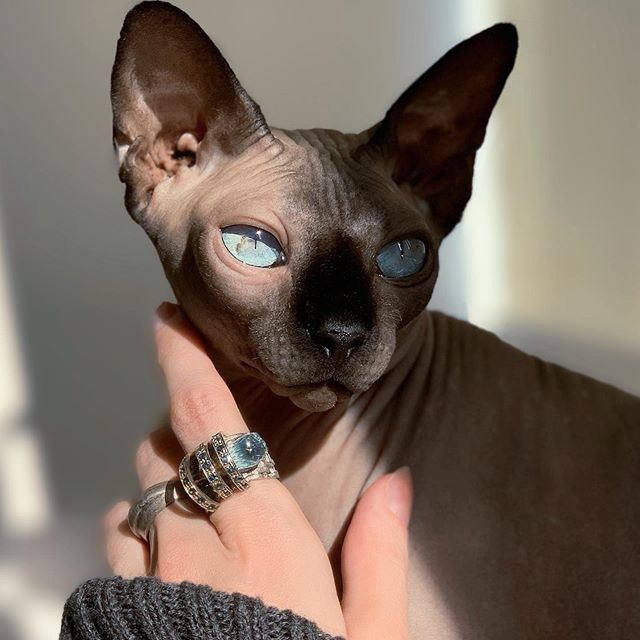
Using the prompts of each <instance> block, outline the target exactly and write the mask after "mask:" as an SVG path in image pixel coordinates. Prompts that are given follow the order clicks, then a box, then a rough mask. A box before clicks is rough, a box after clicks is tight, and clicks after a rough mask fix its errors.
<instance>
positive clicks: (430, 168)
mask: <svg viewBox="0 0 640 640" xmlns="http://www.w3.org/2000/svg"><path fill="white" fill-rule="evenodd" d="M515 49H516V36H515V30H514V29H513V27H511V26H510V25H496V26H495V27H493V28H491V29H488V30H487V31H484V32H482V33H481V34H479V35H477V36H475V37H473V38H471V39H469V40H467V41H465V42H463V43H462V44H460V45H458V46H457V47H455V48H454V49H452V50H451V51H450V52H449V53H448V54H447V55H446V56H445V57H444V58H442V59H441V60H440V61H439V62H438V63H436V64H435V65H434V66H433V67H432V68H431V69H430V70H429V71H427V72H426V73H425V74H424V75H423V76H422V77H421V78H419V79H418V80H417V81H416V83H414V85H412V86H411V87H410V88H409V89H408V90H407V91H406V92H405V93H404V94H403V95H402V96H401V97H400V99H399V100H398V101H396V103H395V104H394V105H393V106H392V107H391V109H390V110H389V111H388V113H387V115H386V117H385V118H384V120H382V122H381V123H379V124H378V125H376V126H374V127H372V128H371V129H369V130H367V131H364V132H363V133H361V134H358V135H347V134H341V133H339V132H336V131H328V130H309V131H289V132H287V131H284V130H278V129H271V128H269V127H268V125H267V124H266V122H265V121H264V118H263V116H262V114H261V112H260V109H259V107H258V106H257V105H256V104H255V103H254V102H253V101H252V100H251V98H250V97H249V96H248V95H247V94H246V92H245V91H244V90H243V89H242V87H241V86H240V85H239V83H238V82H237V80H236V78H235V76H234V75H233V72H232V71H231V70H230V68H229V67H228V65H227V63H226V61H225V60H224V58H223V57H222V56H221V54H220V52H219V51H218V50H217V49H216V47H215V46H214V45H213V43H211V41H210V40H209V39H208V37H207V36H206V34H204V32H203V31H202V30H201V29H200V28H199V27H198V25H197V24H196V23H195V22H193V21H192V20H191V19H190V18H189V17H188V16H186V14H184V13H182V12H181V11H180V10H178V9H176V8H175V7H172V6H171V5H169V4H167V3H162V2H151V3H143V4H141V5H138V6H137V7H136V8H134V9H133V10H132V11H131V12H130V13H129V14H128V16H127V19H126V20H125V24H124V26H123V30H122V34H121V38H120V41H119V43H118V52H117V55H116V62H115V64H114V70H113V76H112V102H113V109H114V138H115V142H116V145H117V147H118V151H119V156H120V162H121V165H120V166H121V168H120V177H121V179H122V180H123V182H125V184H126V186H127V191H126V204H127V208H128V209H129V212H130V213H131V215H132V216H133V217H134V219H135V220H136V221H138V222H139V223H140V224H141V225H142V226H143V227H144V228H145V230H146V231H147V233H148V234H149V236H150V238H151V239H152V240H153V242H154V244H155V246H156V248H157V250H158V253H159V255H160V258H161V261H162V264H163V266H164V269H165V273H166V275H167V278H168V279H169V281H170V283H171V285H172V287H173V289H174V291H175V294H176V298H177V300H178V302H179V303H180V304H181V305H182V307H183V308H184V310H185V312H186V313H187V315H188V316H189V317H190V318H191V320H192V321H193V322H194V323H195V325H196V326H197V327H198V329H199V330H200V331H201V332H202V334H203V335H204V336H205V339H206V341H207V343H208V346H209V349H210V352H211V354H212V356H213V357H214V358H215V359H216V363H217V364H220V365H221V366H222V368H223V371H225V372H226V373H227V375H233V376H237V375H241V376H244V375H248V376H253V377H257V378H259V379H261V380H263V381H264V382H265V383H266V384H267V385H268V386H269V387H270V388H271V389H272V390H273V391H274V392H275V393H276V394H278V395H283V396H288V397H290V398H291V399H292V401H293V402H294V403H295V404H297V405H298V406H299V407H301V408H303V409H306V410H310V411H322V410H326V409H329V408H331V407H333V406H334V405H335V404H336V402H338V401H340V400H344V399H346V398H348V397H349V396H350V395H351V394H352V393H354V392H360V391H363V390H365V389H367V388H368V387H370V386H371V384H373V383H374V382H375V381H376V380H377V379H378V378H379V377H380V376H381V375H382V374H383V373H384V371H385V369H386V367H387V365H388V364H389V361H390V359H391V356H392V354H393V352H394V349H395V344H396V336H397V334H398V331H399V329H400V328H402V327H403V326H405V325H407V323H409V322H410V321H411V320H412V319H413V318H415V317H416V316H417V315H418V314H419V313H420V312H421V311H422V310H423V309H424V307H425V306H426V304H427V302H428V300H429V298H430V296H431V293H432V291H433V286H434V283H435V278H436V275H437V249H438V245H439V243H440V241H441V240H442V238H443V237H444V236H445V235H446V234H447V233H448V232H449V231H450V230H451V229H452V228H453V226H455V224H456V223H457V222H458V220H459V219H460V216H461V215H462V211H463V209H464V206H465V204H466V202H467V200H468V198H469V196H470V193H471V180H472V175H473V161H474V158H475V152H476V150H477V149H478V147H479V146H480V144H481V143H482V140H483V138H484V133H485V128H486V124H487V120H488V118H489V114H490V112H491V109H492V108H493V105H494V103H495V101H496V100H497V98H498V96H499V94H500V92H501V90H502V87H503V85H504V82H505V81H506V78H507V75H508V73H509V71H510V69H511V67H512V65H513V59H514V56H515Z"/></svg>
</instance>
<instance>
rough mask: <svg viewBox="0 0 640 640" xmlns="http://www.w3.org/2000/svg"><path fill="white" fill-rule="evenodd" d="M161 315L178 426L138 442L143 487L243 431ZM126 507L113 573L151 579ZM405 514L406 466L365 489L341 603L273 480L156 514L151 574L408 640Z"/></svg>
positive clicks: (213, 376) (198, 346) (160, 343)
mask: <svg viewBox="0 0 640 640" xmlns="http://www.w3.org/2000/svg"><path fill="white" fill-rule="evenodd" d="M158 317H159V320H158V323H157V328H156V343H157V348H158V356H159V362H160V366H161V368H162V370H163V372H164V374H165V377H166V382H167V386H168V390H169V397H170V406H171V411H170V416H171V427H172V429H162V430H159V431H156V432H154V433H153V434H152V435H151V436H150V438H149V439H147V440H145V442H143V443H142V445H141V446H140V448H139V450H138V453H137V456H136V470H137V473H138V477H139V479H140V484H141V487H142V489H146V488H148V487H149V486H151V485H153V484H155V483H157V482H161V481H164V480H167V479H169V478H172V477H175V475H176V470H177V468H178V465H179V462H180V460H181V458H182V456H183V455H184V451H189V452H190V451H193V450H194V449H195V447H196V446H197V445H198V444H199V443H200V442H202V441H205V440H207V439H208V438H209V437H210V436H211V435H212V432H216V431H222V432H223V433H225V434H232V433H240V432H246V431H247V427H246V424H245V423H244V420H243V419H242V416H241V414H240V412H239V410H238V408H237V406H236V404H235V401H234V399H233V396H232V395H231V393H230V391H229V389H228V388H227V386H226V384H225V383H224V381H223V380H222V378H221V377H220V375H219V374H218V372H217V371H216V369H215V367H214V366H213V364H212V362H211V360H210V359H209V358H208V357H207V355H206V354H205V351H204V348H203V345H202V342H201V340H200V337H199V336H198V335H197V333H196V331H195V329H194V328H193V327H192V325H191V324H190V323H189V322H188V320H187V319H186V317H185V316H184V314H183V313H182V311H181V310H180V309H179V307H177V306H176V305H171V304H169V303H165V304H163V305H162V306H161V307H160V309H159V310H158ZM276 464H277V460H276ZM129 507H130V504H129V503H127V502H122V503H119V504H117V505H116V506H115V507H114V508H113V509H112V510H111V511H110V512H109V514H108V515H107V517H106V520H105V523H106V534H107V557H108V560H109V564H110V566H111V568H112V569H113V571H114V573H117V574H119V575H122V576H123V577H129V578H130V577H134V576H138V575H145V574H146V566H147V561H148V549H147V545H146V544H145V543H143V542H142V541H140V540H139V539H137V538H135V537H134V536H133V535H132V534H131V533H130V532H129V529H128V526H127V524H126V516H127V512H128V510H129ZM194 508H195V505H194ZM410 509H411V483H410V479H409V477H408V474H407V473H405V472H403V471H399V472H396V473H395V474H390V475H386V476H383V477H381V478H379V479H378V480H377V481H376V482H374V483H373V484H372V485H371V486H370V487H369V489H367V491H365V493H364V494H363V496H362V497H361V498H360V501H359V502H358V504H357V506H356V509H355V512H354V515H353V518H352V521H351V523H350V525H349V528H348V531H347V534H346V537H345V541H344V545H343V549H342V576H343V584H344V591H343V598H342V602H340V600H339V598H338V595H337V591H336V586H335V582H334V578H333V573H332V570H331V566H330V563H329V560H328V557H327V554H326V552H325V550H324V548H323V546H322V544H321V542H320V540H319V538H318V536H317V535H316V533H315V531H314V530H313V529H312V527H311V525H310V524H309V523H308V521H307V519H306V518H305V516H304V514H303V513H302V511H301V510H300V508H299V506H298V504H297V503H296V501H295V500H294V498H293V496H292V495H291V493H290V492H289V491H288V490H287V489H286V487H285V486H284V485H283V484H282V483H281V482H279V481H278V480H275V479H262V480H260V481H255V482H252V483H251V485H250V487H249V489H248V490H247V491H245V492H242V493H237V494H236V493H234V495H233V496H231V497H230V498H229V499H227V500H225V501H224V502H223V503H222V504H221V506H220V508H219V509H218V510H217V511H215V512H214V513H212V514H210V515H209V517H207V514H205V512H204V511H202V512H195V511H188V510H185V509H184V508H182V507H181V506H178V505H171V506H170V507H168V508H166V509H165V510H164V511H162V512H161V513H160V514H159V515H158V517H157V519H156V528H157V542H158V563H157V571H156V575H157V576H158V577H159V578H160V579H161V580H165V581H169V582H181V581H189V582H194V583H197V584H205V585H208V586H210V587H212V588H213V589H214V590H216V591H226V592H239V593H243V594H245V595H251V596H256V597H259V598H261V599H262V600H263V601H264V602H265V603H266V604H268V605H272V606H275V607H278V608H280V609H291V610H292V611H294V612H295V613H297V614H299V615H301V616H304V617H306V618H308V619H310V620H313V621H314V622H316V623H317V624H318V626H319V627H320V628H321V629H323V630H324V631H325V632H327V633H330V634H333V635H343V636H344V635H346V636H347V637H348V638H349V639H350V640H375V639H376V638H384V639H385V640H388V639H397V640H403V639H405V638H407V637H408V632H407V588H406V581H407V568H408V567H407V565H408V560H407V523H408V520H409V514H410Z"/></svg>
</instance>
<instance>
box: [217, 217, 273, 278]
mask: <svg viewBox="0 0 640 640" xmlns="http://www.w3.org/2000/svg"><path fill="white" fill-rule="evenodd" d="M220 233H221V234H222V242H224V246H225V247H226V248H227V250H228V251H229V253H230V254H231V255H232V256H233V257H234V258H235V259H236V260H239V261H240V262H243V263H244V264H248V265H249V266H251V267H262V268H268V267H277V266H279V265H281V264H284V261H285V258H284V251H283V250H282V247H281V246H280V243H279V242H278V241H277V240H276V238H275V237H274V236H273V235H272V234H270V233H269V232H268V231H265V230H264V229H259V228H258V227H251V226H249V225H243V224H235V225H232V226H230V227H223V228H222V229H220Z"/></svg>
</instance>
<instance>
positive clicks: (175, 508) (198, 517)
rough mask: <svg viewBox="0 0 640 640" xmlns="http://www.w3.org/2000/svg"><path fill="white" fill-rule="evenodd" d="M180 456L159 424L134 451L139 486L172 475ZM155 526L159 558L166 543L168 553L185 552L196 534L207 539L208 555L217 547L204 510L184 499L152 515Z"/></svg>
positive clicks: (168, 432)
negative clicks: (154, 516) (177, 550)
mask: <svg viewBox="0 0 640 640" xmlns="http://www.w3.org/2000/svg"><path fill="white" fill-rule="evenodd" d="M183 455H184V452H183V451H182V447H181V446H180V444H179V443H178V441H177V439H176V437H175V435H174V433H173V432H172V431H171V429H170V428H168V427H162V428H160V429H157V430H156V431H153V432H152V433H151V434H150V436H149V437H148V438H147V439H146V440H144V441H143V442H142V443H141V444H140V446H139V447H138V450H137V452H136V472H137V474H138V479H139V481H140V486H141V487H142V489H147V488H148V487H151V486H152V485H154V484H157V483H159V482H165V481H166V480H169V479H171V478H175V476H176V469H177V468H178V465H179V464H180V460H181V459H182V456H183ZM203 525H204V527H203ZM155 527H156V532H157V537H158V541H159V542H158V549H159V553H158V555H159V557H160V559H161V560H163V561H164V560H165V556H166V555H167V554H166V553H164V551H165V549H166V548H167V545H168V546H169V553H172V554H173V555H175V553H174V552H175V549H176V548H180V550H181V554H182V555H185V554H186V553H187V551H188V550H190V549H191V547H192V546H193V543H192V541H190V538H193V539H195V538H197V537H198V536H199V537H200V538H202V539H204V540H206V541H207V544H206V547H207V549H206V552H207V553H208V554H214V553H216V552H217V551H219V550H220V549H221V545H220V541H219V539H218V536H217V534H216V531H215V529H214V528H213V527H212V526H211V523H210V522H209V521H208V520H207V517H206V513H205V512H204V511H203V510H202V509H200V508H199V507H197V505H196V504H195V503H194V502H192V501H191V500H189V499H188V498H185V499H184V500H181V501H179V503H174V504H172V505H169V506H168V507H166V508H165V509H163V510H162V511H160V513H158V515H157V516H156V518H155ZM163 564H164V562H163Z"/></svg>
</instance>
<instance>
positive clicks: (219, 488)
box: [178, 432, 280, 513]
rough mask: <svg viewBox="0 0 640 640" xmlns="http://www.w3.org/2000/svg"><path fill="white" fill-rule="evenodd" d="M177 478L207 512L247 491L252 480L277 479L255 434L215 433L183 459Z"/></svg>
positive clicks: (269, 458)
mask: <svg viewBox="0 0 640 640" xmlns="http://www.w3.org/2000/svg"><path fill="white" fill-rule="evenodd" d="M178 475H179V477H180V481H181V482H182V486H183V488H184V490H185V492H186V494H187V495H188V496H189V497H190V498H191V499H192V500H193V501H194V502H195V503H196V504H197V505H199V506H200V507H202V508H203V509H204V510H205V511H208V512H210V513H212V512H213V511H215V510H216V509H217V508H218V507H219V506H220V503H221V502H222V501H223V500H226V499H227V498H229V497H231V496H232V495H233V493H234V492H238V491H245V490H246V489H248V487H249V483H250V482H251V481H253V480H260V479H263V478H279V477H280V475H279V474H278V471H277V470H276V467H275V464H274V462H273V460H272V458H271V456H270V455H269V451H268V450H267V445H266V443H265V441H264V440H263V439H262V438H261V437H260V435H259V434H257V433H255V432H250V433H235V434H233V435H229V436H227V435H224V434H223V433H216V434H215V435H214V436H212V437H211V439H210V440H209V441H207V442H202V443H200V444H199V445H198V446H197V447H196V449H195V451H193V453H188V454H187V455H186V456H185V457H184V458H183V459H182V462H181V463H180V468H179V470H178Z"/></svg>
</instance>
